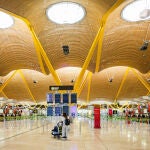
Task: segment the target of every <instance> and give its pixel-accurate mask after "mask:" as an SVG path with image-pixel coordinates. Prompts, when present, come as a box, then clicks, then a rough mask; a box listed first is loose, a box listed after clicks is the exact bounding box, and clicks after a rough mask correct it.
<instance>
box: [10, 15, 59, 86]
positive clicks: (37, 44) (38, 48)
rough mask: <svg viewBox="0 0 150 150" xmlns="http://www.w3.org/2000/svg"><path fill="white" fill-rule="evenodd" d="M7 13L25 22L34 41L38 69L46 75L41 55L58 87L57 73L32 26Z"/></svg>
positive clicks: (21, 18)
mask: <svg viewBox="0 0 150 150" xmlns="http://www.w3.org/2000/svg"><path fill="white" fill-rule="evenodd" d="M8 13H9V14H10V15H12V16H14V17H16V18H19V19H20V20H22V21H23V22H25V24H26V25H27V27H28V28H29V31H30V32H31V35H32V38H33V41H34V45H35V49H36V52H37V56H38V61H39V64H40V68H41V70H42V72H43V73H44V74H46V72H45V69H44V65H43V62H42V58H41V55H42V56H43V58H44V61H45V63H46V65H47V67H48V69H49V71H50V72H51V74H52V76H53V78H54V80H55V82H56V84H58V85H60V84H61V81H60V79H59V77H58V75H57V73H56V72H55V70H54V68H53V66H52V64H51V62H50V60H49V59H48V57H47V55H46V53H45V51H44V49H43V47H42V45H41V43H40V41H39V39H38V38H37V36H36V34H35V32H34V30H33V27H32V25H31V24H30V22H29V21H28V20H27V19H25V18H23V17H21V16H18V15H16V14H14V13H11V12H8Z"/></svg>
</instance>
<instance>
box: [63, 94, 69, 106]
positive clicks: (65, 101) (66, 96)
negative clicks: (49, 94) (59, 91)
mask: <svg viewBox="0 0 150 150" xmlns="http://www.w3.org/2000/svg"><path fill="white" fill-rule="evenodd" d="M63 103H64V104H65V103H66V104H68V103H69V94H68V93H64V94H63Z"/></svg>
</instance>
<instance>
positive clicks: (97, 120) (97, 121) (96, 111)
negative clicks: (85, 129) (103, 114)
mask: <svg viewBox="0 0 150 150" xmlns="http://www.w3.org/2000/svg"><path fill="white" fill-rule="evenodd" d="M94 128H101V126H100V107H94Z"/></svg>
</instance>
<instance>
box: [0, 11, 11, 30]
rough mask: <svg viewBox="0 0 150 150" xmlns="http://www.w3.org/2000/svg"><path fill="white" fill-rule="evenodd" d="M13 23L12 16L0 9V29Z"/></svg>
mask: <svg viewBox="0 0 150 150" xmlns="http://www.w3.org/2000/svg"><path fill="white" fill-rule="evenodd" d="M13 24H14V20H13V18H12V17H11V16H10V15H8V14H6V13H4V12H2V11H0V29H5V28H9V27H11V26H12V25H13Z"/></svg>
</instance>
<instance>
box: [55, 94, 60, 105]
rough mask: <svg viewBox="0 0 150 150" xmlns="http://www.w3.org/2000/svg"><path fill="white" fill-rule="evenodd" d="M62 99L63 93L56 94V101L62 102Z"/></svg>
mask: <svg viewBox="0 0 150 150" xmlns="http://www.w3.org/2000/svg"><path fill="white" fill-rule="evenodd" d="M60 99H61V94H60V93H57V94H55V103H60Z"/></svg>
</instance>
